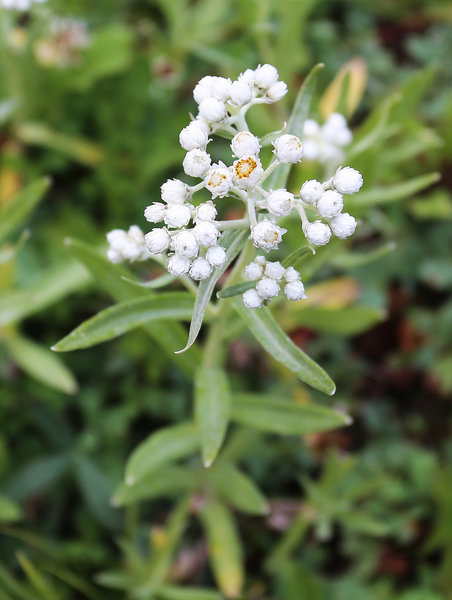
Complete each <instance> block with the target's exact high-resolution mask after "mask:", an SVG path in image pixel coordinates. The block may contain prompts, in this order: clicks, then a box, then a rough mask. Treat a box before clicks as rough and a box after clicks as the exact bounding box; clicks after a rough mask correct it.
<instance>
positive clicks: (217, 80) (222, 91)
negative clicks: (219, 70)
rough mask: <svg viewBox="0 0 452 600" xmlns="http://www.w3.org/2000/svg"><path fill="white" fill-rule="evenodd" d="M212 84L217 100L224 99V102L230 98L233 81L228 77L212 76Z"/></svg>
mask: <svg viewBox="0 0 452 600" xmlns="http://www.w3.org/2000/svg"><path fill="white" fill-rule="evenodd" d="M210 85H211V91H212V96H213V97H214V98H216V99H217V100H222V101H223V102H224V101H225V100H228V99H229V96H230V94H231V85H232V82H231V80H230V79H229V78H228V79H226V77H212V78H211V84H210Z"/></svg>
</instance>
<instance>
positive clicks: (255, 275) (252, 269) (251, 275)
mask: <svg viewBox="0 0 452 600" xmlns="http://www.w3.org/2000/svg"><path fill="white" fill-rule="evenodd" d="M243 274H244V275H245V278H246V279H248V281H257V280H258V279H260V278H261V277H262V275H263V274H264V269H263V268H262V266H261V265H259V264H257V263H256V262H252V263H250V264H249V265H247V266H246V267H245V269H244V271H243Z"/></svg>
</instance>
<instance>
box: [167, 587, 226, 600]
mask: <svg viewBox="0 0 452 600" xmlns="http://www.w3.org/2000/svg"><path fill="white" fill-rule="evenodd" d="M156 598H159V600H160V599H161V600H221V598H222V596H221V594H219V593H218V592H216V591H214V590H207V589H205V588H195V587H192V588H190V587H185V586H184V587H179V586H175V585H163V586H161V587H159V588H157V592H156Z"/></svg>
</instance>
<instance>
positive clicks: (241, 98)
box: [229, 81, 253, 106]
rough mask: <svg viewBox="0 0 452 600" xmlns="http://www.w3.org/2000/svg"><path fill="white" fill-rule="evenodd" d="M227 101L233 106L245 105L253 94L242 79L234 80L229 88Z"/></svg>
mask: <svg viewBox="0 0 452 600" xmlns="http://www.w3.org/2000/svg"><path fill="white" fill-rule="evenodd" d="M229 93H230V100H229V102H230V103H231V104H233V105H234V106H245V104H248V102H249V101H250V100H251V97H252V95H253V92H252V89H251V87H250V86H249V85H248V84H247V83H245V82H244V81H234V82H233V83H232V85H231V89H230V90H229Z"/></svg>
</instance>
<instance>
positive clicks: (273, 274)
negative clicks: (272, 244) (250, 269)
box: [265, 262, 286, 281]
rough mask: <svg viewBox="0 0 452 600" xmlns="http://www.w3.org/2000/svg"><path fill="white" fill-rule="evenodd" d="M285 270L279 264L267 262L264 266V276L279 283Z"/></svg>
mask: <svg viewBox="0 0 452 600" xmlns="http://www.w3.org/2000/svg"><path fill="white" fill-rule="evenodd" d="M285 270H286V269H285V268H284V267H283V266H282V264H281V263H280V262H268V263H267V264H266V266H265V276H266V277H270V279H276V281H280V280H281V279H282V278H283V275H284V273H285Z"/></svg>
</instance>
